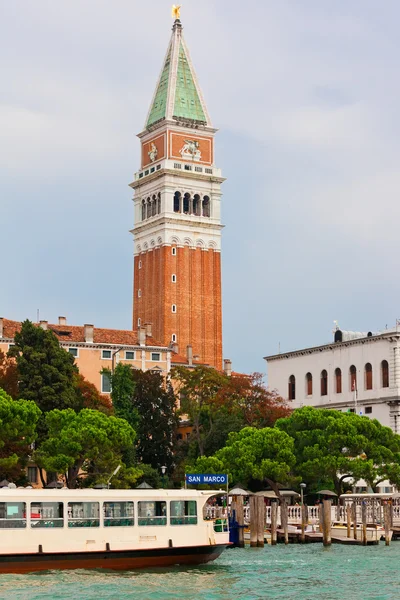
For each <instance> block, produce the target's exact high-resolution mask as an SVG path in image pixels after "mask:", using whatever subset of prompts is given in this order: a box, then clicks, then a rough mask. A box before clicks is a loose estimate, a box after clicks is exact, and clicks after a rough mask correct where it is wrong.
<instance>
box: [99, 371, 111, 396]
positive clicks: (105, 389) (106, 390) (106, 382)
mask: <svg viewBox="0 0 400 600" xmlns="http://www.w3.org/2000/svg"><path fill="white" fill-rule="evenodd" d="M101 393H102V394H111V379H110V377H109V375H107V373H102V374H101Z"/></svg>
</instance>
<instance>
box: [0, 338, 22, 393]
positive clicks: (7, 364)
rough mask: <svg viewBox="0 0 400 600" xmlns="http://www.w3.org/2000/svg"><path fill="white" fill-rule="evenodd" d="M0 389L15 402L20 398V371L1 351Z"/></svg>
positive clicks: (12, 360)
mask: <svg viewBox="0 0 400 600" xmlns="http://www.w3.org/2000/svg"><path fill="white" fill-rule="evenodd" d="M0 388H1V389H3V390H4V391H5V392H7V394H9V395H10V396H11V398H13V399H14V400H16V398H18V370H17V363H16V362H15V360H14V359H13V358H11V357H9V356H6V355H5V354H4V352H2V351H1V350H0Z"/></svg>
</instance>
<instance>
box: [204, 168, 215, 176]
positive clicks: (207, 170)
mask: <svg viewBox="0 0 400 600" xmlns="http://www.w3.org/2000/svg"><path fill="white" fill-rule="evenodd" d="M205 172H206V173H208V174H209V175H212V172H213V170H212V169H205Z"/></svg>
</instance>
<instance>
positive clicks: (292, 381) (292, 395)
mask: <svg viewBox="0 0 400 600" xmlns="http://www.w3.org/2000/svg"><path fill="white" fill-rule="evenodd" d="M288 397H289V400H296V378H295V376H294V375H291V376H290V377H289V393H288Z"/></svg>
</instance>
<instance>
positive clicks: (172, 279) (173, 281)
mask: <svg viewBox="0 0 400 600" xmlns="http://www.w3.org/2000/svg"><path fill="white" fill-rule="evenodd" d="M171 281H172V283H176V275H175V274H174V275H172V277H171Z"/></svg>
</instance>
